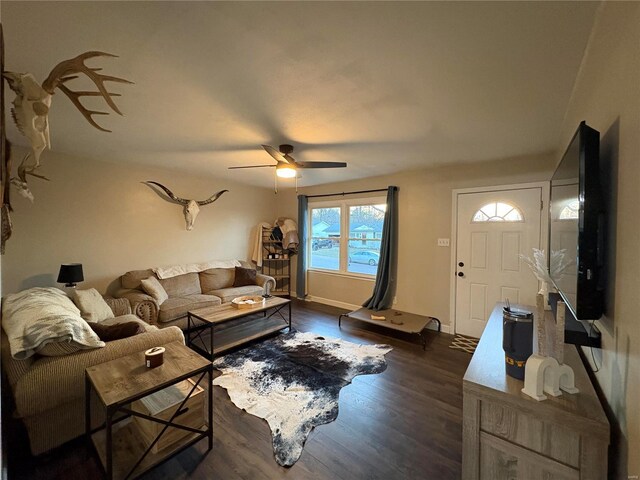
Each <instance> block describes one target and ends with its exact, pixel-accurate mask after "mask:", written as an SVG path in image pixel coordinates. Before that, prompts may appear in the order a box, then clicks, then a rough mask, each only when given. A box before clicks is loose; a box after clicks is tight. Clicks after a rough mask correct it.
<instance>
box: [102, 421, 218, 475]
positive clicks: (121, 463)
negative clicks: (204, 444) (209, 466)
mask: <svg viewBox="0 0 640 480" xmlns="http://www.w3.org/2000/svg"><path fill="white" fill-rule="evenodd" d="M136 428H137V427H136V425H135V424H134V422H133V421H132V419H131V418H127V419H125V420H122V421H120V422H118V423H116V424H114V425H113V428H112V434H111V435H112V445H113V446H112V451H111V455H112V458H113V478H114V479H124V478H125V476H126V475H127V474H128V473H129V471H130V470H131V468H132V467H133V466H134V465H135V463H136V462H137V461H138V459H139V458H140V457H141V456H142V454H143V453H144V452H145V450H146V449H147V446H146V445H145V444H144V443H143V441H142V439H141V438H140V434H139V433H138V432H137V431H136V430H135V429H136ZM170 428H171V427H170ZM203 428H205V427H203ZM206 438H207V437H206V432H205V433H203V434H198V433H190V434H189V435H187V436H186V437H184V438H183V439H182V440H180V441H179V442H177V443H175V444H174V445H170V446H168V447H167V448H165V449H163V450H161V451H159V452H158V453H153V452H149V453H148V454H147V456H146V457H145V458H144V460H143V461H142V462H141V463H140V465H138V467H137V468H136V470H135V472H134V474H133V475H131V477H130V478H136V477H137V476H138V475H140V474H142V473H144V472H146V471H147V470H149V469H150V468H152V467H154V466H156V465H158V464H160V463H162V462H164V461H165V460H168V459H169V458H170V457H172V456H173V455H175V454H177V453H178V452H180V451H181V450H184V449H186V448H188V447H190V446H191V445H193V444H194V443H197V442H199V441H200V440H202V439H206ZM91 439H92V440H93V444H94V446H95V448H96V451H97V452H98V456H99V457H100V462H102V466H103V467H104V466H105V465H106V464H107V434H106V430H104V429H102V430H99V431H98V432H96V433H94V434H93V435H92V436H91Z"/></svg>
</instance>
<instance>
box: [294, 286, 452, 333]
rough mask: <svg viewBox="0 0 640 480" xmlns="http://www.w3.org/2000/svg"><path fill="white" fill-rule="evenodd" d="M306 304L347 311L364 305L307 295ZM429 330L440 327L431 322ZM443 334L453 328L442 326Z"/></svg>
mask: <svg viewBox="0 0 640 480" xmlns="http://www.w3.org/2000/svg"><path fill="white" fill-rule="evenodd" d="M305 302H315V303H321V304H323V305H329V306H331V307H337V308H344V309H345V310H350V311H351V310H357V309H358V308H360V307H362V305H355V304H353V303H346V302H340V301H338V300H332V299H330V298H323V297H316V296H314V295H307V298H305ZM427 328H428V329H429V330H438V326H437V324H436V323H435V322H431V323H430V324H429V325H428V326H427ZM441 331H442V333H449V334H450V333H451V326H450V325H442V328H441Z"/></svg>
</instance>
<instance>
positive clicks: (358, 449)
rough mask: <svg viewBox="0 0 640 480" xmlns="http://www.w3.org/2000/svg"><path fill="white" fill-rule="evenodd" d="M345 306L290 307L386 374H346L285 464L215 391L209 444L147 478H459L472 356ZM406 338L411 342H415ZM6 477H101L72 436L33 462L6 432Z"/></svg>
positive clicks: (305, 323) (250, 419) (15, 432)
mask: <svg viewBox="0 0 640 480" xmlns="http://www.w3.org/2000/svg"><path fill="white" fill-rule="evenodd" d="M344 312H345V311H344V310H341V309H338V308H334V307H328V306H325V305H320V304H314V303H305V302H299V301H294V306H293V325H294V328H296V329H297V330H300V331H312V332H315V333H318V334H321V335H327V336H334V337H341V338H343V339H345V340H350V341H354V342H360V343H387V344H390V345H391V346H392V347H393V351H391V352H390V353H389V354H388V355H387V357H386V358H387V363H388V367H387V369H386V370H385V371H384V372H383V373H381V374H378V375H363V376H358V377H355V379H354V381H353V383H352V384H351V385H348V386H347V387H345V388H344V389H342V391H341V393H340V413H339V415H338V419H337V420H336V421H335V422H333V423H330V424H327V425H322V426H320V427H318V428H316V429H314V430H313V431H312V432H311V434H310V435H309V438H308V440H307V443H306V445H305V447H304V451H303V453H302V456H301V457H300V460H299V461H298V462H297V463H296V464H295V465H294V466H293V467H291V468H283V467H280V466H279V465H278V464H277V463H276V462H275V460H274V459H273V452H272V447H271V434H270V432H269V427H268V425H267V423H266V422H265V421H263V420H261V419H259V418H257V417H254V416H253V415H249V414H247V413H246V412H244V411H242V410H239V409H238V408H236V407H235V406H234V405H233V404H232V403H231V401H230V400H229V397H228V395H227V393H226V390H224V389H222V388H220V387H215V391H214V398H215V401H214V422H215V423H214V434H215V441H214V447H213V450H212V451H211V452H209V453H208V454H207V455H203V454H204V453H206V441H202V442H200V444H198V445H195V446H194V447H192V448H190V449H188V450H186V451H184V452H183V453H181V454H180V455H178V456H176V457H174V458H173V459H171V460H169V461H168V462H166V463H165V464H163V465H161V466H160V467H158V468H156V469H155V470H152V471H151V472H149V473H148V474H147V475H146V476H145V478H148V479H183V478H190V479H223V480H232V479H251V480H256V479H280V478H289V479H296V480H298V479H331V480H340V479H344V480H347V479H349V480H350V479H384V480H391V479H434V480H446V479H459V478H460V471H461V456H462V453H461V451H462V376H463V374H464V371H465V370H466V368H467V364H468V363H469V360H470V358H471V356H470V355H469V354H466V353H464V352H460V351H456V350H452V349H450V348H449V343H450V341H451V336H450V335H447V334H438V333H436V332H435V331H433V332H430V333H429V337H428V340H427V342H428V343H427V349H426V351H423V350H422V347H421V346H420V345H418V343H417V340H416V339H411V338H406V337H400V336H398V335H399V334H398V333H396V332H394V333H393V335H394V336H393V337H390V336H387V335H385V333H386V332H385V331H384V330H383V329H380V328H378V327H375V326H370V325H367V324H364V323H362V322H354V321H351V320H345V321H343V323H342V329H341V330H340V329H338V322H337V317H338V315H339V314H340V313H344ZM414 342H415V343H414ZM9 430H10V431H9V432H8V433H9V438H7V440H8V441H7V448H8V454H9V479H10V480H13V479H42V480H50V479H65V480H66V479H80V478H82V479H85V478H87V479H88V478H101V476H102V470H101V468H100V466H99V464H98V461H97V459H96V457H95V456H94V455H95V454H94V452H93V450H92V448H91V447H90V446H88V445H86V444H85V441H84V440H83V439H77V440H74V441H72V442H70V443H68V444H66V445H63V446H62V447H60V448H58V449H56V450H54V451H52V452H49V453H47V454H45V455H42V456H40V457H36V458H32V457H31V456H30V455H29V454H28V444H27V440H26V434H25V433H24V431H22V430H21V428H20V427H19V426H15V425H14V426H13V427H9Z"/></svg>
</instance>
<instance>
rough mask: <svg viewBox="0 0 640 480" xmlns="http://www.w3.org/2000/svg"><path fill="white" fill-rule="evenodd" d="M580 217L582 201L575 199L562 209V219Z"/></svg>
mask: <svg viewBox="0 0 640 480" xmlns="http://www.w3.org/2000/svg"><path fill="white" fill-rule="evenodd" d="M579 217H580V202H578V200H574V201H573V202H571V203H569V204H568V205H566V206H565V207H564V208H563V209H562V210H561V211H560V218H559V219H560V220H576V219H578V218H579Z"/></svg>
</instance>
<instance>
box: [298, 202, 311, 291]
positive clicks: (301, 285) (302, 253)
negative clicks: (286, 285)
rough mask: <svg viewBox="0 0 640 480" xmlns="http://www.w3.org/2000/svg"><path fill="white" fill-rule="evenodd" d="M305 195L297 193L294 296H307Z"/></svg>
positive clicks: (306, 213)
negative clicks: (296, 261) (296, 264)
mask: <svg viewBox="0 0 640 480" xmlns="http://www.w3.org/2000/svg"><path fill="white" fill-rule="evenodd" d="M308 203H309V201H308V199H307V196H306V195H298V237H299V240H298V241H299V242H300V243H298V268H297V270H296V296H297V297H298V298H299V299H301V300H303V299H304V297H306V296H307V282H306V279H307V223H308V222H307V215H308V212H307V205H308Z"/></svg>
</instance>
